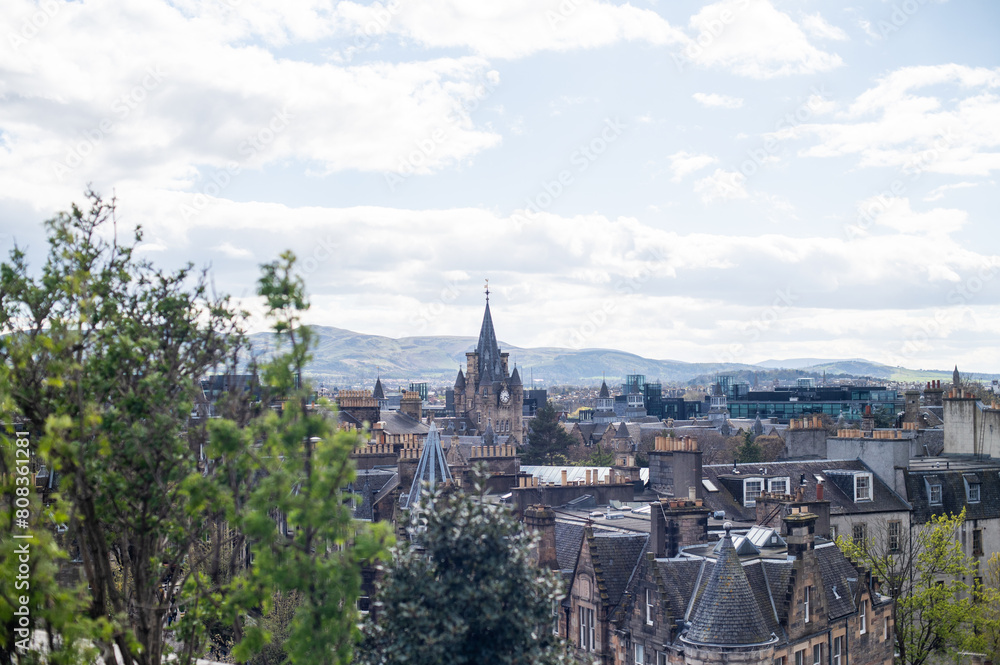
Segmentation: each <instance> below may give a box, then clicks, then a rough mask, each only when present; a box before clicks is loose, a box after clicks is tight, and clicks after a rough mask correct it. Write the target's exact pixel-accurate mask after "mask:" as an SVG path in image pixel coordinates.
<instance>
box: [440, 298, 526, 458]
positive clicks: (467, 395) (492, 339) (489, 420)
mask: <svg viewBox="0 0 1000 665" xmlns="http://www.w3.org/2000/svg"><path fill="white" fill-rule="evenodd" d="M509 356H510V354H509V353H501V352H500V347H499V345H498V344H497V336H496V332H495V331H494V330H493V315H492V314H491V313H490V292H489V288H488V286H487V289H486V312H485V313H484V314H483V325H482V326H481V327H480V329H479V343H478V344H476V350H475V351H470V352H468V353H466V354H465V360H466V369H465V373H464V374H463V373H462V370H458V377H457V378H456V379H455V411H456V412H457V413H458V414H460V415H462V416H464V417H465V418H467V419H468V420H469V421H471V422H472V426H473V427H474V428H475V431H476V432H478V433H480V434H481V433H483V432H485V431H486V427H487V426H490V425H492V427H493V431H494V432H496V434H497V436H506V437H510V440H509V443H515V444H517V445H520V444H521V443H522V433H521V413H522V409H523V405H524V386H523V385H522V383H521V375H520V374H518V371H517V368H516V367H515V368H514V371H513V372H511V371H509V369H508V364H507V361H508V357H509Z"/></svg>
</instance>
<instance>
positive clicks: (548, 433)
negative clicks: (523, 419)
mask: <svg viewBox="0 0 1000 665" xmlns="http://www.w3.org/2000/svg"><path fill="white" fill-rule="evenodd" d="M529 427H530V431H529V432H528V442H527V445H525V447H524V450H523V451H522V453H521V459H522V460H523V461H524V463H525V464H555V463H556V462H557V460H565V459H566V454H567V452H568V450H569V447H570V446H571V445H573V437H571V436H570V435H569V432H567V431H566V430H565V429H563V427H562V425H560V424H559V414H558V412H557V411H556V408H555V405H554V404H553V403H552V400H549V401H548V402H547V403H546V404H545V406H543V407H542V408H540V409H538V411H536V412H535V417H534V418H532V419H531V421H530V423H529Z"/></svg>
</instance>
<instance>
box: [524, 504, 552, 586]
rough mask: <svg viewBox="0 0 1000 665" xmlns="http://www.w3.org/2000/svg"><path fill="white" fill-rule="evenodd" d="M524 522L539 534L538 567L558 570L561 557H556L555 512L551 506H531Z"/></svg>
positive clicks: (527, 510)
mask: <svg viewBox="0 0 1000 665" xmlns="http://www.w3.org/2000/svg"><path fill="white" fill-rule="evenodd" d="M524 524H525V526H527V527H528V528H529V529H533V530H534V531H537V532H538V534H539V540H538V567H539V568H551V569H553V570H558V569H559V559H558V558H557V557H556V514H555V512H553V510H552V508H551V507H549V506H543V505H536V506H530V507H529V508H527V509H526V510H525V511H524Z"/></svg>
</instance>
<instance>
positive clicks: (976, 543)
mask: <svg viewBox="0 0 1000 665" xmlns="http://www.w3.org/2000/svg"><path fill="white" fill-rule="evenodd" d="M982 555H983V530H982V529H973V530H972V556H982Z"/></svg>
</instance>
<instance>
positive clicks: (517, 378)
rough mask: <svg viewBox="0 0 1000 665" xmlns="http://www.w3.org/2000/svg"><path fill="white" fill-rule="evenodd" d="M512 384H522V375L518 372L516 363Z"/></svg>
mask: <svg viewBox="0 0 1000 665" xmlns="http://www.w3.org/2000/svg"><path fill="white" fill-rule="evenodd" d="M510 385H512V386H519V385H521V375H520V374H518V373H517V365H514V372H513V373H512V374H511V375H510Z"/></svg>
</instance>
